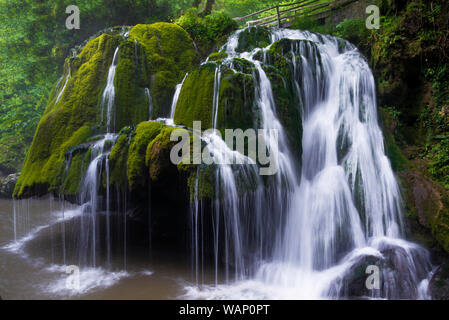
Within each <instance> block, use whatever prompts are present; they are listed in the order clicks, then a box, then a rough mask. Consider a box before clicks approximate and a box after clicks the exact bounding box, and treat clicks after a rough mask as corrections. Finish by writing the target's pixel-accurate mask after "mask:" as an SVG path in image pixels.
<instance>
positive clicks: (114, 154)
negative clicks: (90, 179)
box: [109, 134, 131, 188]
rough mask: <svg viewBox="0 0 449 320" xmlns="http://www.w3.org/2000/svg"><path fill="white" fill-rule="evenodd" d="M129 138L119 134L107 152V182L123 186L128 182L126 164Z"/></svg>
mask: <svg viewBox="0 0 449 320" xmlns="http://www.w3.org/2000/svg"><path fill="white" fill-rule="evenodd" d="M130 140H131V138H130V137H129V136H128V135H126V134H121V135H119V137H118V138H117V142H116V143H115V145H114V147H113V148H112V150H111V153H110V154H109V166H110V177H109V183H110V184H111V185H113V186H116V187H120V188H124V187H125V186H127V184H128V177H127V175H126V164H127V161H128V149H129V144H130V142H131V141H130Z"/></svg>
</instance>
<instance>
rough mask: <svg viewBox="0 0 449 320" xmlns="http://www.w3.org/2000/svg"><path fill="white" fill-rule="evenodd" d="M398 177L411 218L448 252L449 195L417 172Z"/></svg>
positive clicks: (407, 171)
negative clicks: (401, 182) (401, 183)
mask: <svg viewBox="0 0 449 320" xmlns="http://www.w3.org/2000/svg"><path fill="white" fill-rule="evenodd" d="M399 176H400V177H401V179H402V181H403V186H404V188H405V195H406V200H407V202H406V203H408V204H409V206H410V208H409V211H410V216H411V218H412V219H413V220H415V221H416V222H417V223H418V224H419V225H420V226H421V227H423V228H424V229H426V230H427V231H428V232H430V233H431V234H432V236H433V238H434V239H435V240H436V241H437V242H438V245H439V246H441V248H443V249H444V250H445V251H446V252H449V223H448V221H449V193H448V192H447V190H445V189H444V188H443V187H442V186H440V185H439V184H437V183H435V182H434V181H432V180H430V179H429V178H427V177H425V176H424V175H423V174H421V173H420V172H418V171H414V170H405V171H402V172H400V173H399ZM412 233H416V232H413V231H412ZM412 236H413V237H415V236H416V235H415V234H412ZM424 244H426V245H432V244H430V243H424Z"/></svg>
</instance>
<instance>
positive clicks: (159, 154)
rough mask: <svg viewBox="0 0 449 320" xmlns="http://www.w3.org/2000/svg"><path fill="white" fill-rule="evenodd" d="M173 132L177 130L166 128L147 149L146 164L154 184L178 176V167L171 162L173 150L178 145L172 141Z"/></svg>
mask: <svg viewBox="0 0 449 320" xmlns="http://www.w3.org/2000/svg"><path fill="white" fill-rule="evenodd" d="M173 130H176V128H174V127H164V128H163V129H162V130H160V132H159V134H158V135H157V136H156V137H155V138H154V139H153V140H152V141H151V142H150V143H149V144H148V147H147V149H146V156H145V164H146V166H147V167H148V168H149V176H150V178H151V181H153V182H158V181H159V180H160V179H163V178H166V177H170V176H173V175H174V174H176V169H177V167H176V166H175V165H174V164H173V163H172V162H171V160H170V151H171V148H172V147H173V146H174V145H175V144H176V142H174V141H171V140H170V135H171V133H172V132H173ZM170 171H171V172H170Z"/></svg>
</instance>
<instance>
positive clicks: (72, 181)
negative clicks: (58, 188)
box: [63, 152, 90, 196]
mask: <svg viewBox="0 0 449 320" xmlns="http://www.w3.org/2000/svg"><path fill="white" fill-rule="evenodd" d="M89 162H90V152H79V153H77V154H75V155H74V156H73V158H72V159H71V161H70V163H69V164H70V169H69V171H68V173H67V177H66V179H65V181H64V184H63V193H64V194H65V195H71V196H72V195H76V194H78V193H79V191H80V188H81V185H82V182H83V177H84V175H85V172H86V170H87V167H88V166H89Z"/></svg>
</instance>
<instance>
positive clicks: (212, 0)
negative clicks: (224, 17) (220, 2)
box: [204, 0, 215, 15]
mask: <svg viewBox="0 0 449 320" xmlns="http://www.w3.org/2000/svg"><path fill="white" fill-rule="evenodd" d="M214 3H215V0H207V2H206V8H204V15H208V14H211V13H212V7H213V6H214Z"/></svg>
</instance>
